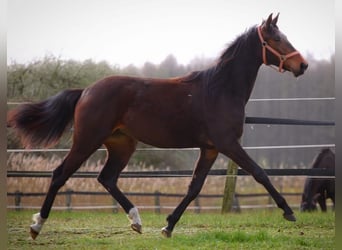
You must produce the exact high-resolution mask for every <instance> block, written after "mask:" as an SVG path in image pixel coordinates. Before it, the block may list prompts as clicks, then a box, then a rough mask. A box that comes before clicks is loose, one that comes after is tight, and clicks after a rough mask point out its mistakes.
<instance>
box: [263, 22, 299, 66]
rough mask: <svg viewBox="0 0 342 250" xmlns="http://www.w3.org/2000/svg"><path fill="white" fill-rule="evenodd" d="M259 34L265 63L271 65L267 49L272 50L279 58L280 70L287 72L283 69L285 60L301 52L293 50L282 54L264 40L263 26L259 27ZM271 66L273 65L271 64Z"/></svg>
mask: <svg viewBox="0 0 342 250" xmlns="http://www.w3.org/2000/svg"><path fill="white" fill-rule="evenodd" d="M258 35H259V38H260V42H261V45H262V60H263V62H264V64H265V65H269V64H268V63H267V59H266V49H268V50H269V51H270V52H272V53H273V54H274V55H275V56H277V57H278V58H279V61H280V63H279V69H278V71H279V72H281V73H283V72H285V70H284V69H283V65H284V62H285V61H286V60H287V59H289V58H290V57H293V56H295V55H297V54H299V52H298V51H293V52H291V53H289V54H287V55H281V54H280V53H279V52H278V51H276V50H275V49H273V48H272V47H271V46H270V45H268V43H267V42H266V41H265V40H264V38H263V37H262V34H261V26H259V27H258ZM269 66H270V67H271V68H273V67H272V65H269ZM273 69H276V68H273Z"/></svg>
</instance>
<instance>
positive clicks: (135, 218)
mask: <svg viewBox="0 0 342 250" xmlns="http://www.w3.org/2000/svg"><path fill="white" fill-rule="evenodd" d="M127 216H128V219H129V220H130V222H131V224H139V225H142V223H141V219H140V215H139V211H138V209H137V208H136V207H133V208H131V209H130V210H129V213H128V215H127Z"/></svg>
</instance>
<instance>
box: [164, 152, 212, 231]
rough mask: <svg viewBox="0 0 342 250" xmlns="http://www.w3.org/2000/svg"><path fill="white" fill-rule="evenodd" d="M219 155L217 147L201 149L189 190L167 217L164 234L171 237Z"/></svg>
mask: <svg viewBox="0 0 342 250" xmlns="http://www.w3.org/2000/svg"><path fill="white" fill-rule="evenodd" d="M217 155H218V151H217V150H216V149H210V150H209V149H201V153H200V157H199V159H198V162H197V165H196V168H195V170H194V173H193V176H192V180H191V183H190V185H189V189H188V192H187V194H186V195H185V197H184V198H183V200H182V201H181V203H180V204H179V205H178V206H177V208H176V209H175V210H174V211H173V213H172V214H170V215H169V216H168V217H167V222H168V225H167V226H166V227H164V228H163V229H162V234H163V235H164V236H165V237H168V238H169V237H171V234H172V231H173V228H174V227H175V225H176V223H177V222H178V220H179V219H180V217H181V216H182V214H183V213H184V211H185V209H186V208H187V206H188V205H189V204H190V203H191V201H193V200H194V199H195V198H196V197H197V195H198V194H199V192H200V191H201V189H202V186H203V183H204V181H205V178H206V177H207V175H208V172H209V170H210V168H211V166H212V165H213V163H214V162H215V160H216V157H217Z"/></svg>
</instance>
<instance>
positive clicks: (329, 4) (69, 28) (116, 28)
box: [7, 0, 335, 66]
mask: <svg viewBox="0 0 342 250" xmlns="http://www.w3.org/2000/svg"><path fill="white" fill-rule="evenodd" d="M272 12H273V13H278V12H280V17H279V21H278V26H279V28H280V30H281V31H283V33H285V34H286V35H287V37H288V39H289V40H290V42H291V43H292V44H293V45H294V47H295V48H296V49H298V50H299V51H300V52H301V53H303V54H304V55H305V54H307V53H311V54H313V55H314V57H315V58H317V59H329V58H330V56H331V55H332V54H333V53H334V52H335V17H334V1H333V0H314V1H313V0H286V1H285V0H258V1H256V0H255V1H253V0H249V1H247V0H234V1H233V0H189V1H185V0H183V1H182V0H170V1H162V0H143V1H139V0H122V1H119V0H10V1H8V14H7V15H8V30H7V59H8V63H11V62H13V61H16V62H19V63H25V62H30V61H32V60H36V59H39V58H42V57H44V56H45V55H47V54H52V55H55V56H58V57H60V58H62V59H76V60H85V59H89V58H91V59H93V60H95V61H101V60H106V61H108V62H109V63H110V64H119V65H121V66H126V65H128V64H131V63H133V64H135V65H136V66H140V65H142V64H143V63H144V62H146V61H149V62H152V63H160V62H161V61H162V60H163V59H164V58H165V57H166V56H167V55H168V54H173V55H174V56H175V57H176V58H177V60H178V62H179V63H183V64H187V63H189V62H190V61H191V59H193V58H195V57H202V56H203V57H211V58H212V57H217V56H218V55H219V54H220V53H221V51H222V50H223V49H224V48H225V47H226V45H227V44H228V43H229V42H231V41H232V40H234V39H235V38H236V36H238V35H239V34H241V33H243V32H244V31H245V30H246V29H248V28H249V27H251V26H252V25H255V24H259V23H261V21H262V19H266V18H267V16H268V15H269V14H270V13H272Z"/></svg>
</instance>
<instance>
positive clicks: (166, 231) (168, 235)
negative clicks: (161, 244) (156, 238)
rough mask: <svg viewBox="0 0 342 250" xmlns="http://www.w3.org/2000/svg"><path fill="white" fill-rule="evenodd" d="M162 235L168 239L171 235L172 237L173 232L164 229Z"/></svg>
mask: <svg viewBox="0 0 342 250" xmlns="http://www.w3.org/2000/svg"><path fill="white" fill-rule="evenodd" d="M161 233H162V235H163V236H164V237H166V238H171V235H172V231H170V230H168V229H167V228H166V227H163V228H162V231H161Z"/></svg>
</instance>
